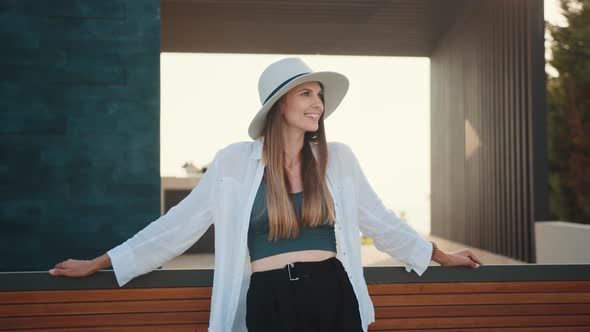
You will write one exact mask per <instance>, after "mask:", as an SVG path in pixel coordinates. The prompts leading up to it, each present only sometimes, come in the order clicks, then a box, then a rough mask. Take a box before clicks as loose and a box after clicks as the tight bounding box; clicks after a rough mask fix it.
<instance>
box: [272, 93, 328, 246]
mask: <svg viewBox="0 0 590 332" xmlns="http://www.w3.org/2000/svg"><path fill="white" fill-rule="evenodd" d="M284 100H285V95H283V96H282V97H281V98H280V99H279V100H278V101H277V102H276V103H275V104H274V105H273V106H272V108H271V110H270V111H269V113H268V115H267V117H266V124H265V127H264V130H263V133H264V143H263V148H262V160H263V162H264V163H265V164H266V177H265V178H266V180H265V181H266V182H265V184H266V192H267V195H266V206H267V209H268V221H269V235H268V239H269V241H277V240H278V239H295V238H297V237H298V236H299V227H300V226H305V227H317V226H320V225H334V223H335V221H336V217H335V215H336V214H335V211H334V206H333V201H332V196H331V195H330V192H329V191H328V183H327V180H326V168H327V164H328V144H327V142H326V133H325V130H324V112H322V115H321V117H320V119H319V128H318V130H317V131H315V132H306V133H305V138H304V142H303V148H302V149H301V175H302V177H303V192H304V195H303V209H302V214H301V215H302V218H301V219H302V220H301V224H299V223H298V218H297V214H296V213H295V209H294V206H293V204H292V203H291V199H290V198H289V192H288V190H287V188H289V185H288V181H289V180H288V178H287V174H286V172H285V157H284V151H285V150H284V144H283V136H282V128H283V125H284V123H283V122H284V118H283V116H282V114H281V112H280V111H279V108H280V107H281V106H282V104H283V103H284ZM310 142H311V144H315V145H316V146H317V147H318V151H317V152H318V153H317V158H318V159H317V160H316V159H315V158H314V154H313V152H312V148H311V146H310Z"/></svg>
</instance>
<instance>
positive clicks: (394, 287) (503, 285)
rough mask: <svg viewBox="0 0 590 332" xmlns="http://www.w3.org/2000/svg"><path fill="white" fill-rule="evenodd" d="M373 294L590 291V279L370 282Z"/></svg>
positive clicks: (370, 290) (370, 289)
mask: <svg viewBox="0 0 590 332" xmlns="http://www.w3.org/2000/svg"><path fill="white" fill-rule="evenodd" d="M368 288H369V293H370V294H371V295H380V294H416V293H422V294H443V293H473V292H481V293H500V292H501V293H523V292H536V293H541V292H590V281H560V282H555V281H535V282H530V281H522V282H521V281H519V282H456V283H455V282H454V283H449V282H440V283H415V284H406V283H403V284H370V285H368Z"/></svg>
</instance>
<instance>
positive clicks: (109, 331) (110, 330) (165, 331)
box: [18, 324, 208, 332]
mask: <svg viewBox="0 0 590 332" xmlns="http://www.w3.org/2000/svg"><path fill="white" fill-rule="evenodd" d="M18 331H19V332H207V331H208V327H207V325H203V324H196V325H184V324H182V325H160V326H149V327H148V326H115V327H75V328H58V329H35V330H18Z"/></svg>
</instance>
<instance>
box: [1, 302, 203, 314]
mask: <svg viewBox="0 0 590 332" xmlns="http://www.w3.org/2000/svg"><path fill="white" fill-rule="evenodd" d="M210 302H211V301H210V300H209V299H193V300H163V301H117V302H104V301H101V302H72V303H35V304H11V305H3V306H0V317H7V316H12V317H33V316H51V315H92V314H114V313H149V312H195V311H207V312H208V311H209V309H210V306H211V303H210Z"/></svg>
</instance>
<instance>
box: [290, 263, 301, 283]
mask: <svg viewBox="0 0 590 332" xmlns="http://www.w3.org/2000/svg"><path fill="white" fill-rule="evenodd" d="M292 267H294V265H293V263H288V264H287V271H288V272H289V280H290V281H295V280H299V277H297V278H293V277H292V276H291V268H292Z"/></svg>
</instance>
